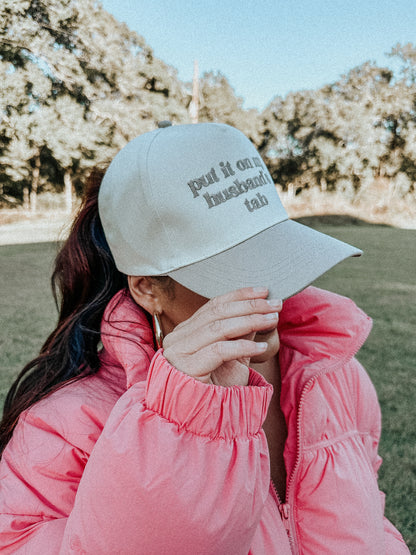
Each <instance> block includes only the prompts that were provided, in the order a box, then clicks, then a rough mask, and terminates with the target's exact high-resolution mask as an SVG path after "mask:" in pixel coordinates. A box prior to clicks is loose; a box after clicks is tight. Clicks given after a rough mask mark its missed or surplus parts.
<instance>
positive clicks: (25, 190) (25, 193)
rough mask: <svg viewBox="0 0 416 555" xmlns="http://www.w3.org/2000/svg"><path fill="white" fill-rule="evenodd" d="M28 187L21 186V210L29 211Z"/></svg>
mask: <svg viewBox="0 0 416 555" xmlns="http://www.w3.org/2000/svg"><path fill="white" fill-rule="evenodd" d="M29 208H30V204H29V187H28V186H27V185H24V186H23V210H29Z"/></svg>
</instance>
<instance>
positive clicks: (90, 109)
mask: <svg viewBox="0 0 416 555" xmlns="http://www.w3.org/2000/svg"><path fill="white" fill-rule="evenodd" d="M0 23H1V31H0V33H1V34H0V176H1V177H0V194H1V193H2V192H3V193H4V194H6V195H8V196H9V198H10V197H15V198H17V199H19V200H20V201H21V202H23V203H24V204H25V205H26V207H27V206H28V205H29V204H31V205H32V209H33V208H35V206H36V194H37V192H38V191H41V190H43V189H45V188H52V189H55V190H57V191H60V190H62V188H63V187H64V184H65V187H66V190H67V193H68V191H69V196H70V195H71V191H72V188H73V187H75V188H78V189H82V186H83V182H84V181H85V176H86V174H87V173H88V172H89V170H90V169H91V167H92V166H95V165H103V164H106V163H107V162H108V160H110V159H111V158H112V157H113V155H114V154H115V152H116V151H117V150H119V149H120V148H121V147H122V146H123V145H124V144H125V143H126V142H127V141H128V140H130V139H132V138H133V137H134V136H136V135H138V134H140V133H143V132H145V131H149V130H151V129H154V128H155V126H156V122H157V121H160V120H165V119H169V120H171V121H172V122H173V123H187V122H189V121H190V117H189V114H188V108H189V105H190V101H191V91H190V84H186V83H182V82H181V81H180V80H179V79H178V77H177V72H176V70H175V69H174V68H172V67H170V66H168V65H166V64H165V63H164V62H163V61H161V60H159V59H157V58H156V57H155V56H154V54H153V52H152V49H151V48H150V46H149V45H147V43H146V41H145V39H144V38H143V37H142V36H140V35H138V34H137V33H135V32H133V31H131V30H130V29H129V28H128V26H127V25H125V24H123V23H120V22H118V21H117V20H115V19H114V17H113V16H112V15H110V14H109V13H108V12H106V11H105V10H104V9H103V8H102V6H101V4H100V3H99V2H98V1H97V0H3V1H2V3H1V5H0ZM390 55H391V57H392V58H394V59H395V60H396V62H397V63H396V66H398V69H397V70H396V71H393V70H392V69H390V68H387V67H386V68H383V67H378V66H377V65H375V64H374V63H370V62H366V63H364V64H362V65H361V66H359V67H356V68H354V69H352V70H351V71H349V72H348V73H347V74H346V75H343V76H341V78H340V79H339V80H338V81H337V82H335V83H332V84H328V85H326V86H324V87H322V88H320V89H318V90H311V91H298V92H293V93H290V94H288V95H287V96H286V97H285V98H280V97H276V98H275V99H274V100H273V101H272V102H271V103H270V105H269V106H268V107H267V108H266V109H265V110H264V111H263V112H262V113H259V112H258V111H257V110H255V109H250V110H247V109H245V108H244V106H243V100H242V99H241V98H240V97H238V96H236V94H235V91H234V89H233V88H232V86H231V84H230V83H229V81H228V79H227V78H226V76H224V75H223V74H222V73H221V72H214V71H211V72H208V73H205V74H204V75H202V77H201V79H200V83H199V105H200V110H199V121H220V122H224V123H228V124H230V125H233V126H235V127H237V128H239V129H241V130H242V131H243V132H244V133H245V134H246V135H248V136H249V137H250V138H251V139H252V140H253V142H254V143H255V144H256V145H257V146H258V148H259V150H260V152H261V153H262V155H263V157H264V159H265V161H266V163H267V165H268V167H269V169H270V171H271V173H272V175H273V177H274V179H275V181H276V183H278V184H280V185H281V187H282V188H283V190H287V189H289V190H290V191H292V192H294V193H300V192H302V191H303V190H304V189H312V188H319V189H320V190H322V191H339V192H342V193H343V194H344V195H345V196H346V197H348V198H349V199H350V200H351V201H356V202H361V201H363V199H365V198H366V197H368V195H367V192H368V191H370V190H371V189H372V188H373V186H374V182H376V183H378V185H379V189H380V187H381V185H380V184H384V185H383V187H384V190H383V191H381V190H380V192H379V194H380V196H381V197H386V198H391V197H392V196H396V197H400V198H405V197H406V195H408V196H411V197H413V198H414V197H415V187H414V183H415V181H416V148H415V146H416V111H415V107H416V47H415V46H414V45H412V44H406V45H400V44H397V45H396V46H394V47H393V48H392V51H391V53H390ZM370 196H371V195H370Z"/></svg>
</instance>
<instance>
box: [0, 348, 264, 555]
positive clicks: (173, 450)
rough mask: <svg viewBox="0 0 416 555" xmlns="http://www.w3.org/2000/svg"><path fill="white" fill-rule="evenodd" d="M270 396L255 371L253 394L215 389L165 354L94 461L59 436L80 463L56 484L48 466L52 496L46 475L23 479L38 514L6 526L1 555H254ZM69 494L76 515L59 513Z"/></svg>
mask: <svg viewBox="0 0 416 555" xmlns="http://www.w3.org/2000/svg"><path fill="white" fill-rule="evenodd" d="M271 393H272V388H271V386H270V385H269V384H267V382H265V381H264V380H263V378H262V377H261V376H260V375H259V374H256V373H255V372H254V371H251V373H250V381H249V385H248V386H245V387H243V386H235V387H230V388H225V387H221V386H214V385H207V384H203V383H201V382H199V381H197V380H195V379H193V378H191V377H189V376H187V375H185V374H183V373H182V372H179V371H178V370H177V369H175V368H174V367H173V366H171V365H170V364H169V363H168V362H167V360H166V359H165V358H164V357H163V353H162V352H158V353H157V354H156V355H155V356H154V358H153V360H152V363H151V365H150V369H149V373H148V377H147V380H146V381H144V382H139V383H136V384H134V385H133V386H132V387H130V388H129V389H128V390H127V391H126V393H124V394H123V395H122V396H121V397H120V399H119V401H118V402H117V403H116V405H115V406H114V408H113V410H112V411H111V413H110V416H109V418H108V420H107V422H106V424H105V426H104V429H103V431H102V433H101V434H100V436H99V438H98V440H97V442H96V444H95V446H94V448H93V450H92V452H91V455H90V456H89V458H88V461H83V457H84V454H83V453H82V452H81V451H80V450H79V449H77V448H75V447H74V446H72V445H69V444H67V443H65V441H64V440H63V439H62V438H57V437H56V434H55V435H54V430H53V429H52V428H51V429H50V430H49V433H50V439H51V441H52V442H56V450H55V456H56V457H57V459H59V457H61V456H65V457H67V456H68V453H69V456H70V457H71V458H72V462H73V463H74V464H73V465H72V467H71V468H70V469H68V472H67V475H65V476H59V477H58V476H55V477H53V476H52V474H53V473H54V468H56V460H50V467H49V469H50V470H49V472H50V474H51V476H49V478H52V481H53V491H48V487H47V484H48V483H49V484H50V483H51V482H50V481H49V482H48V480H47V477H45V476H43V475H42V476H41V475H39V473H38V472H37V468H36V465H34V466H32V467H31V468H29V469H26V472H25V473H24V476H23V474H22V472H20V471H19V475H20V476H17V475H16V474H14V476H13V480H11V481H10V482H9V483H10V485H11V486H13V485H14V486H16V487H19V488H20V490H21V492H22V494H23V495H30V494H33V492H34V491H35V492H36V496H35V497H36V500H37V502H36V503H37V506H36V503H32V504H31V507H32V511H33V512H36V511H37V512H36V514H30V515H16V514H14V515H13V514H9V515H4V517H3V518H6V519H7V518H9V519H12V524H11V525H10V526H9V528H8V530H6V531H3V532H0V546H1V548H2V549H1V551H2V553H18V554H23V553H44V554H55V553H60V554H65V555H67V554H70V553H84V554H94V555H100V554H114V553H123V554H125V555H128V554H138V553H143V554H146V555H152V554H158V555H161V554H164V553H166V554H167V553H169V554H171V553H183V554H188V553H189V554H191V553H192V554H194V553H199V554H216V555H221V554H224V555H225V554H229V553H236V554H239V553H241V554H245V553H248V551H249V549H250V544H251V541H252V538H253V536H254V533H255V530H256V528H257V526H258V523H259V521H260V518H261V513H262V510H263V506H264V503H265V501H266V498H267V494H268V489H269V459H268V449H267V441H266V438H265V435H264V432H263V431H262V429H261V426H262V423H263V421H264V419H265V416H266V413H267V407H268V404H269V402H270V397H271ZM23 433H25V432H23ZM27 433H28V436H29V435H30V434H31V431H28V432H27ZM42 433H48V431H45V430H43V432H42ZM32 436H33V434H32ZM59 439H60V442H59ZM19 456H20V457H21V456H22V454H20V455H19ZM6 458H7V457H6ZM8 460H11V461H12V457H11V458H10V457H9V458H8ZM30 461H31V457H30V453H29V452H28V453H27V465H30V464H31V462H30ZM84 464H85V466H84ZM10 465H11V466H10V469H9V474H10V473H13V468H12V466H13V464H12V462H10ZM42 468H43V471H42V472H43V473H44V472H45V470H44V469H45V466H44V465H43V466H42ZM81 473H82V474H81ZM80 474H81V476H80ZM59 481H61V482H62V483H61V484H59ZM43 484H45V485H43ZM5 487H8V486H7V485H6V486H5ZM71 493H72V494H73V496H74V497H73V503H72V501H71ZM62 495H64V496H65V495H67V496H68V504H71V503H72V506H71V508H70V510H69V511H68V515H65V514H58V513H57V512H56V511H55V510H54V506H55V500H54V497H56V496H62ZM28 522H30V526H28ZM6 528H7V526H6ZM19 529H20V537H19ZM4 530H5V528H4Z"/></svg>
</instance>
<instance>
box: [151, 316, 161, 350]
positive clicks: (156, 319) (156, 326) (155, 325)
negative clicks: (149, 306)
mask: <svg viewBox="0 0 416 555" xmlns="http://www.w3.org/2000/svg"><path fill="white" fill-rule="evenodd" d="M153 329H154V331H155V339H156V346H157V348H158V349H161V348H162V347H163V338H164V335H163V330H162V324H161V322H160V318H159V314H158V313H157V312H154V313H153Z"/></svg>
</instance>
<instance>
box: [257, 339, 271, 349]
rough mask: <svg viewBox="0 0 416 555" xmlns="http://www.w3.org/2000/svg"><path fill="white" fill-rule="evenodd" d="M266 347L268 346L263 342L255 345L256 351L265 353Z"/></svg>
mask: <svg viewBox="0 0 416 555" xmlns="http://www.w3.org/2000/svg"><path fill="white" fill-rule="evenodd" d="M267 346H268V344H267V343H266V342H263V341H261V342H259V343H256V349H257V350H258V351H265V350H266V349H267Z"/></svg>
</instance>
